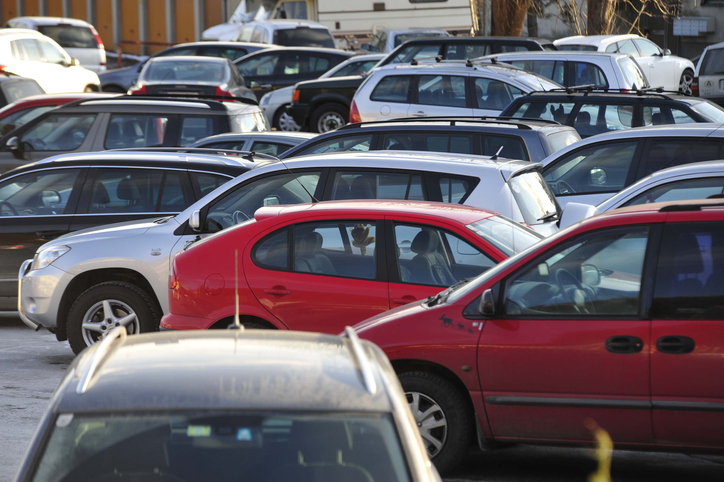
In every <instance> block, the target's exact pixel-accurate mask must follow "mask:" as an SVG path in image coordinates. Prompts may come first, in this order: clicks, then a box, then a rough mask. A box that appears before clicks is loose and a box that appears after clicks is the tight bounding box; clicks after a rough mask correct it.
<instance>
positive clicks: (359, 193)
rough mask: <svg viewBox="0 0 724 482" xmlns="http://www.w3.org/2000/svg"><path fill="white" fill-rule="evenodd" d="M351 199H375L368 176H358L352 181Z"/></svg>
mask: <svg viewBox="0 0 724 482" xmlns="http://www.w3.org/2000/svg"><path fill="white" fill-rule="evenodd" d="M350 199H375V194H374V192H373V191H372V184H371V183H370V181H369V179H367V177H366V176H358V177H356V178H354V181H352V186H351V187H350Z"/></svg>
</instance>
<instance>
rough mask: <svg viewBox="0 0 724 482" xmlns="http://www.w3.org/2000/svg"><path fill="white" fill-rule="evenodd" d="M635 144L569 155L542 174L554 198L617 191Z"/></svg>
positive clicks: (611, 145) (609, 145) (598, 147)
mask: <svg viewBox="0 0 724 482" xmlns="http://www.w3.org/2000/svg"><path fill="white" fill-rule="evenodd" d="M637 147H638V141H634V142H613V143H605V144H599V145H596V146H591V147H587V148H585V149H580V150H577V151H574V152H573V153H570V154H568V155H566V156H564V157H563V158H561V159H559V160H558V161H556V162H555V163H552V164H549V165H548V166H546V167H545V169H544V171H543V178H544V179H545V180H546V182H547V183H548V185H549V186H550V188H551V190H552V191H553V193H554V194H555V195H556V196H566V195H572V194H591V193H597V192H617V191H620V190H621V189H622V188H624V187H625V186H626V180H627V177H628V173H629V170H630V169H631V164H632V163H633V159H634V156H635V154H636V148H637Z"/></svg>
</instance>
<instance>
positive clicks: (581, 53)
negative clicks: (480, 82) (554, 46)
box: [475, 50, 630, 62]
mask: <svg viewBox="0 0 724 482" xmlns="http://www.w3.org/2000/svg"><path fill="white" fill-rule="evenodd" d="M528 56H535V57H545V56H550V57H556V58H558V57H569V56H570V57H576V58H579V57H591V58H607V57H616V58H619V57H630V55H629V54H623V53H620V52H593V51H589V50H528V51H526V52H505V53H499V54H490V55H486V56H484V57H478V58H477V59H475V62H478V61H481V60H487V59H493V58H498V57H528Z"/></svg>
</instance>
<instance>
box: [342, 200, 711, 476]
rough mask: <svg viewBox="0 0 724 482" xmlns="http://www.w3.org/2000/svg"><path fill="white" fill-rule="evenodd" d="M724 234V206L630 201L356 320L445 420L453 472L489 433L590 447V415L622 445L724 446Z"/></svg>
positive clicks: (430, 441)
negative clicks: (723, 379)
mask: <svg viewBox="0 0 724 482" xmlns="http://www.w3.org/2000/svg"><path fill="white" fill-rule="evenodd" d="M723 242H724V209H722V205H721V200H716V201H710V202H706V201H704V202H693V203H691V202H689V203H673V204H672V203H668V204H667V203H663V204H662V203H656V204H647V205H639V206H632V207H630V208H623V209H619V210H616V211H612V212H610V213H606V214H603V215H600V216H596V217H594V218H591V219H588V220H586V221H584V222H583V223H580V224H578V225H576V226H574V227H571V228H569V229H566V230H564V231H561V232H559V233H558V234H557V235H555V236H552V237H550V238H548V239H546V240H544V241H542V242H540V243H538V244H537V245H535V246H534V247H533V248H531V249H529V250H527V251H525V252H523V253H521V254H519V255H517V256H514V257H512V258H509V259H508V260H506V261H504V262H503V263H501V264H499V265H498V266H496V267H495V268H493V269H491V270H488V271H486V272H485V273H483V274H482V275H480V276H478V277H477V278H475V279H473V280H471V281H468V282H467V283H461V284H459V285H458V286H453V287H452V288H449V289H447V290H445V291H443V292H441V293H440V294H438V295H437V296H435V297H433V298H431V299H429V300H427V301H423V302H415V303H410V304H408V305H406V306H404V307H401V308H398V309H397V310H394V311H391V312H389V313H383V314H381V315H378V316H376V317H373V318H371V319H369V320H367V321H364V322H362V323H360V324H358V325H356V326H355V329H356V330H357V331H358V333H359V335H360V337H361V338H364V339H367V340H370V341H372V342H373V343H375V344H377V345H379V346H380V347H381V348H382V349H383V350H384V351H385V353H386V354H387V356H388V357H389V358H390V360H391V362H392V366H393V367H395V371H396V372H397V374H398V377H399V378H400V381H401V382H402V387H403V389H404V390H405V392H406V393H407V394H408V397H411V396H412V397H417V398H419V399H424V400H428V401H429V402H428V403H429V406H430V407H432V409H433V410H434V411H435V413H436V414H437V415H436V417H435V418H436V420H438V421H440V422H441V423H440V425H441V427H445V430H438V431H437V432H430V433H429V436H428V437H424V439H425V440H426V445H427V448H428V454H429V455H430V456H431V458H432V460H433V462H434V463H435V465H436V466H437V468H438V470H440V471H441V472H444V471H445V470H446V469H449V468H451V467H454V466H455V465H456V464H457V463H458V462H459V461H460V459H461V458H462V456H463V455H464V454H465V453H466V452H467V450H465V449H467V448H468V447H469V446H470V445H471V443H472V441H473V440H474V438H475V436H476V433H477V436H478V438H479V440H480V441H481V443H487V442H490V443H494V442H523V443H542V444H545V443H554V444H590V443H592V442H593V441H594V440H593V435H592V434H591V432H590V431H589V429H588V428H587V424H585V423H584V421H585V420H586V419H592V420H595V421H596V423H597V425H598V426H600V427H605V428H606V431H607V432H608V434H609V435H610V437H611V438H612V439H613V444H614V447H617V448H625V449H628V448H634V447H638V448H642V449H645V450H652V449H653V450H662V451H671V450H681V451H684V452H689V451H692V450H707V451H717V452H721V451H722V447H723V446H724V438H722V437H723V436H722V432H723V431H724V423H723V421H722V418H721V416H720V414H719V413H718V412H716V410H717V409H718V407H719V403H720V400H722V399H724V386H723V385H722V384H720V383H718V379H719V374H720V373H721V371H722V370H724V358H722V357H720V356H718V353H721V350H722V346H723V345H724V333H722V331H721V330H720V329H719V328H720V326H721V323H722V320H724V310H722V303H721V300H722V297H724V282H723V281H722V273H724V271H722V266H724V250H723V249H722V248H723V247H724V244H722V243H723ZM559 375H560V376H559ZM692 427H707V429H705V430H704V429H696V430H692Z"/></svg>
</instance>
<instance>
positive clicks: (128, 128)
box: [105, 114, 168, 149]
mask: <svg viewBox="0 0 724 482" xmlns="http://www.w3.org/2000/svg"><path fill="white" fill-rule="evenodd" d="M167 124H168V117H161V116H154V115H133V114H131V115H129V114H120V115H119V114H114V115H112V116H111V122H110V124H108V132H107V133H106V141H105V147H106V149H123V148H128V147H147V146H162V145H163V139H164V136H165V135H166V126H167Z"/></svg>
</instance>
